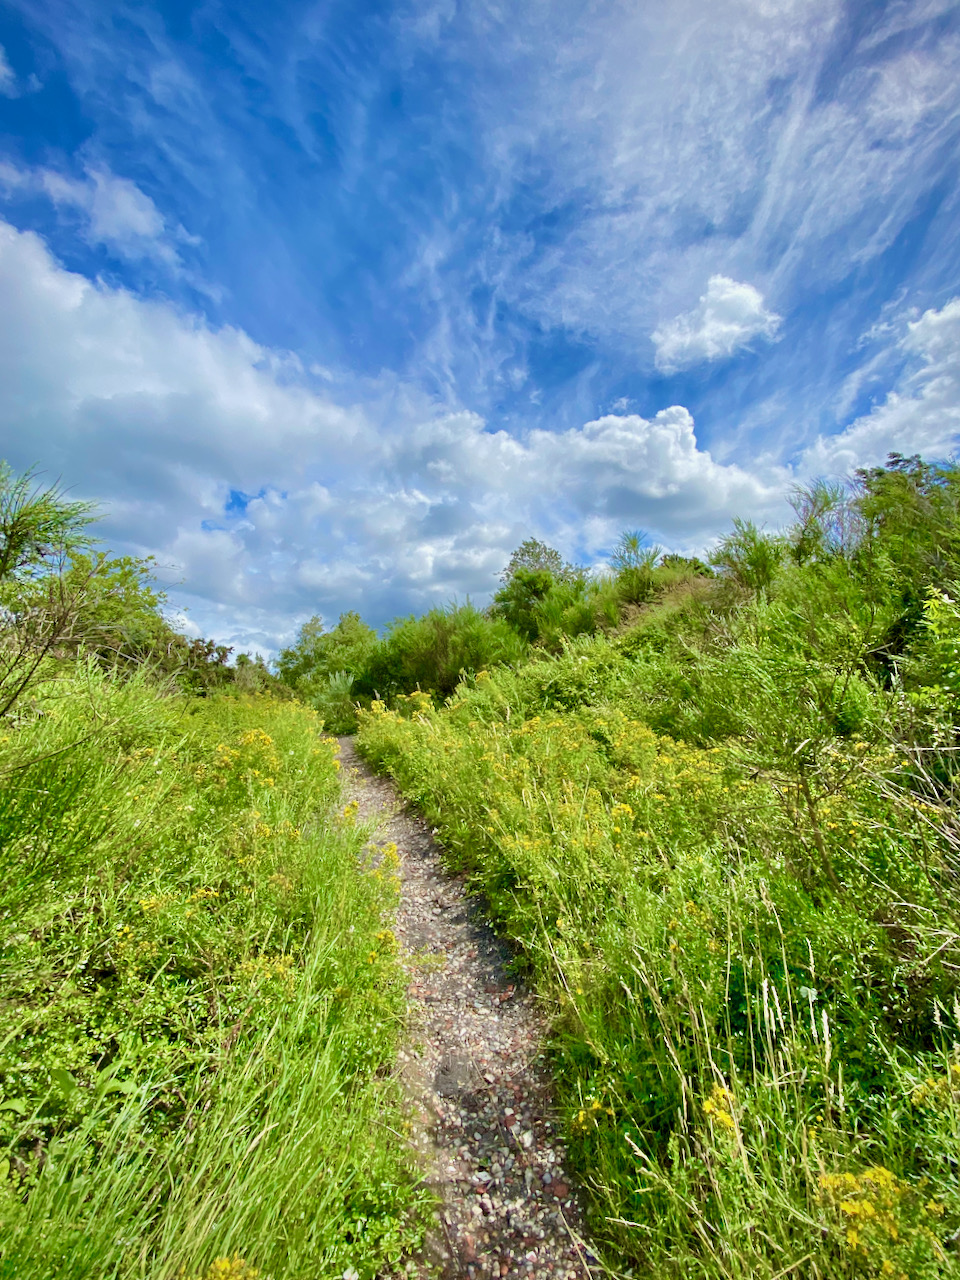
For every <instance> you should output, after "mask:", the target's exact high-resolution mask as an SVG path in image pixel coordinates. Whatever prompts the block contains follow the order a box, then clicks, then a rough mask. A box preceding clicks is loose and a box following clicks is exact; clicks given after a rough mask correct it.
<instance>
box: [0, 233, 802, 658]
mask: <svg viewBox="0 0 960 1280" xmlns="http://www.w3.org/2000/svg"><path fill="white" fill-rule="evenodd" d="M0 300H2V304H0V453H4V454H6V455H7V456H8V457H9V459H10V461H11V462H12V463H13V465H14V466H16V467H18V468H23V467H26V466H28V465H30V464H31V463H34V462H37V461H39V462H41V464H42V465H43V466H44V467H45V468H46V469H47V470H48V471H49V472H52V473H53V474H59V475H60V476H62V477H63V480H64V482H65V483H68V484H70V485H73V486H75V489H76V492H77V493H78V494H81V495H83V496H90V497H95V498H99V499H101V500H103V501H104V503H105V504H106V518H105V523H104V536H105V537H106V538H107V540H108V541H109V543H110V544H111V545H113V546H114V547H116V548H118V549H131V550H134V551H137V552H138V553H141V554H142V553H146V552H151V553H154V554H156V555H157V556H158V558H159V560H160V562H161V564H163V565H166V566H169V568H168V572H167V576H168V577H169V579H170V580H171V582H173V583H174V584H177V583H179V584H180V585H179V586H174V587H173V589H172V590H173V597H174V601H175V603H178V604H179V603H182V602H187V603H190V602H191V600H192V615H193V617H194V620H195V621H197V622H198V623H199V624H200V625H201V626H202V627H203V628H205V629H208V630H212V631H215V632H216V633H217V634H218V635H219V636H221V637H224V638H232V639H236V640H238V641H240V642H243V641H244V639H245V638H249V637H251V636H253V637H254V639H255V640H256V642H257V643H258V644H263V643H265V641H264V637H265V636H268V637H269V636H272V637H273V641H272V643H276V642H277V641H278V640H282V638H283V636H284V635H285V634H287V633H288V632H289V629H290V627H291V625H292V620H293V619H295V618H297V617H300V616H303V615H304V614H309V613H311V612H313V611H315V610H319V611H320V612H322V613H324V614H326V615H330V614H335V613H336V612H338V611H339V610H342V609H347V608H359V609H360V610H361V611H362V612H363V613H365V614H366V615H367V616H368V617H372V618H374V619H375V620H382V619H384V618H386V617H389V616H392V615H394V614H397V613H400V612H404V611H410V610H419V609H423V608H425V607H427V606H429V605H430V604H432V603H436V602H437V601H438V600H441V601H442V600H445V599H449V598H451V597H452V596H454V595H457V596H459V597H460V598H462V597H463V596H464V595H465V594H467V593H473V594H474V595H479V596H483V595H485V594H486V593H487V592H489V591H490V590H491V589H492V588H493V586H494V585H495V580H496V575H497V574H498V572H499V571H500V569H501V568H502V566H503V564H504V563H505V562H506V560H507V558H508V556H509V553H510V551H511V550H512V548H513V547H515V546H516V545H517V544H518V543H519V542H520V541H521V540H522V539H523V538H524V537H526V536H528V535H529V534H530V532H531V531H536V532H538V533H539V534H541V536H549V537H550V538H552V539H554V540H555V541H557V542H558V543H559V544H560V546H561V548H562V549H563V550H564V551H565V553H566V554H573V553H574V551H575V550H576V548H577V546H578V545H582V544H583V540H584V537H587V538H588V539H589V540H592V542H593V543H595V544H596V545H597V546H601V547H602V546H604V545H606V542H609V541H610V540H612V539H614V538H615V537H616V535H617V533H618V532H619V531H620V529H622V528H623V527H626V526H627V525H631V526H632V525H638V524H642V525H644V526H647V527H650V528H652V529H656V530H657V531H658V532H660V533H661V535H663V536H667V535H670V536H674V537H676V538H678V539H679V538H686V537H690V536H701V535H702V536H704V537H709V536H710V535H711V534H712V533H713V532H715V531H716V530H717V529H719V528H722V527H723V526H724V525H725V524H726V523H727V521H728V520H729V517H730V515H731V514H732V513H734V512H736V511H740V510H744V509H748V510H750V511H751V512H766V511H769V510H770V509H772V508H773V507H774V506H775V505H776V503H777V502H778V500H779V493H780V491H781V490H782V487H783V485H784V483H785V481H786V479H787V478H788V477H787V474H786V473H785V472H784V471H783V470H782V468H777V467H776V466H773V465H769V466H767V467H765V468H758V469H757V470H756V472H755V473H748V472H746V471H744V470H742V469H741V468H739V467H736V466H725V465H722V464H720V463H718V462H717V461H716V460H714V459H713V458H712V457H711V455H710V454H709V453H708V452H706V451H705V450H702V449H701V448H699V446H698V444H697V441H696V438H695V434H694V426H693V421H692V419H691V417H690V415H689V414H688V413H687V411H686V410H685V409H682V408H679V407H675V408H672V409H666V410H664V411H662V412H661V413H658V414H656V415H655V416H653V417H652V418H650V419H646V418H642V417H639V416H638V415H626V416H616V415H608V416H606V417H603V418H600V419H597V420H596V421H593V422H588V423H587V424H586V425H584V426H582V427H579V428H577V429H573V430H569V431H565V432H561V433H551V432H547V431H532V432H529V433H527V434H526V435H525V436H524V437H522V438H515V437H512V436H510V435H508V434H507V433H506V432H504V431H495V432H491V431H488V430H487V429H486V425H485V423H484V421H483V419H482V418H480V417H479V416H478V415H476V414H472V413H467V412H463V411H441V410H439V409H438V408H437V407H436V406H435V405H434V404H431V403H429V402H427V401H425V400H424V399H422V398H417V396H416V394H415V393H412V392H410V391H409V390H404V389H403V388H402V387H400V388H394V390H393V393H392V394H386V393H385V391H384V388H383V387H382V386H381V387H371V388H370V389H369V395H368V398H367V401H366V404H359V405H344V404H339V403H337V402H336V400H335V399H334V398H333V397H332V395H331V392H330V390H329V384H327V383H320V382H316V383H313V382H311V381H310V380H309V378H308V377H307V375H305V374H304V373H303V372H302V370H300V368H299V365H298V363H297V362H296V361H295V360H293V359H292V358H290V357H285V356H284V354H283V353H280V352H273V351H269V350H267V349H265V348H263V347H261V346H259V345H258V344H256V343H254V342H253V341H252V340H251V339H250V338H249V337H247V336H246V335H245V334H243V333H242V332H239V331H237V330H234V329H220V330H214V329H211V328H210V327H208V326H207V325H205V324H204V323H202V322H201V321H199V320H197V319H196V318H192V317H189V316H186V317H185V316H183V315H182V314H180V313H178V312H177V311H175V310H174V309H173V308H172V307H171V306H169V305H167V304H164V303H161V302H157V301H143V300H139V299H137V298H135V297H134V296H132V295H131V294H129V293H127V292H125V291H123V290H119V289H112V288H108V287H107V286H105V285H103V284H93V283H91V282H90V281H88V280H86V279H84V278H83V277H81V276H78V275H75V274H72V273H70V272H67V271H65V270H63V269H62V268H61V267H60V266H58V265H57V264H56V263H55V262H54V261H53V260H52V258H51V257H50V255H49V253H48V251H47V249H46V247H45V245H44V244H43V242H42V240H40V238H39V237H38V236H36V235H34V234H32V233H21V232H18V231H16V230H14V229H13V228H12V227H9V226H7V225H6V224H2V223H0ZM231 491H234V492H236V493H240V494H246V495H253V496H251V497H249V498H247V499H244V500H239V501H234V502H233V503H232V507H233V510H232V511H231V510H228V504H229V503H230V495H231Z"/></svg>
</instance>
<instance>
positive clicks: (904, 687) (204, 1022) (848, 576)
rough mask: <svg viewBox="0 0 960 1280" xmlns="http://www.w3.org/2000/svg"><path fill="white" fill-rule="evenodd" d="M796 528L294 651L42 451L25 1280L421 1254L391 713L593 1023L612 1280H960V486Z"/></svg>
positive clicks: (581, 1049) (4, 1198)
mask: <svg viewBox="0 0 960 1280" xmlns="http://www.w3.org/2000/svg"><path fill="white" fill-rule="evenodd" d="M794 508H795V512H796V520H795V522H794V524H793V525H792V526H791V527H790V528H788V529H785V530H783V531H781V532H777V533H768V532H765V531H763V530H761V529H758V528H757V527H756V526H754V525H752V524H750V523H749V522H746V521H736V522H735V523H734V527H733V529H732V530H731V532H730V534H729V535H728V536H727V537H726V538H725V539H724V540H722V542H721V543H720V545H719V546H717V548H716V549H715V551H714V553H713V554H712V556H711V557H710V565H709V566H708V565H706V564H704V563H702V562H700V561H698V560H693V559H688V558H684V557H680V556H664V555H663V554H662V553H661V551H660V549H659V548H656V547H649V546H648V545H647V542H646V538H645V537H644V535H643V534H641V533H639V532H627V533H625V534H624V535H623V537H622V538H621V540H620V543H619V544H618V546H617V547H616V548H615V549H614V552H613V555H612V557H611V566H610V570H609V572H607V573H606V574H593V573H590V572H588V571H586V570H584V569H582V568H578V567H577V566H573V565H569V564H565V563H564V562H563V560H562V558H561V557H560V556H559V554H558V553H557V552H556V551H554V550H553V549H552V548H550V547H547V546H545V545H544V544H543V543H540V542H537V541H536V540H534V539H530V540H528V541H527V542H525V543H524V544H522V546H521V547H520V548H518V550H517V552H515V553H514V556H513V557H512V559H511V561H510V563H509V565H508V566H507V567H506V569H505V570H504V574H503V576H502V579H501V585H500V589H499V590H498V591H497V593H496V595H495V596H494V600H493V603H492V605H491V607H490V608H489V609H488V610H486V611H480V610H477V609H476V608H474V607H473V606H472V605H470V604H469V603H468V604H466V605H453V606H450V607H448V608H436V609H433V610H431V611H430V612H428V613H427V614H426V615H424V616H423V617H421V618H402V619H398V620H397V621H395V622H394V623H393V624H391V626H390V627H388V628H387V630H386V632H385V633H384V634H383V635H382V636H379V637H378V636H377V635H376V633H375V632H374V631H373V630H372V629H371V628H370V627H368V626H367V625H366V624H365V623H364V622H363V621H362V620H361V619H360V617H359V616H358V615H356V614H344V615H343V616H342V617H341V619H340V621H339V623H338V625H337V626H336V627H334V628H332V629H331V630H328V631H324V629H323V625H322V623H321V621H320V619H319V618H314V619H312V620H311V621H310V622H309V623H307V624H306V625H305V626H304V628H303V629H302V630H301V633H300V636H299V638H298V640H297V642H296V643H295V644H294V645H292V646H291V647H290V648H289V649H287V650H284V651H283V652H282V653H281V655H280V657H279V660H278V662H277V664H276V665H277V670H276V674H271V673H270V672H268V671H267V670H266V668H265V667H264V666H263V664H262V663H258V662H257V661H255V660H253V659H250V658H248V657H245V656H244V655H241V656H240V658H239V659H238V660H237V661H236V662H235V663H234V664H233V665H230V664H229V662H228V652H227V651H226V650H225V649H222V648H218V647H217V646H216V645H214V644H212V643H211V642H207V641H193V642H188V641H187V640H186V639H185V638H184V637H182V636H178V635H177V633H176V632H175V631H174V630H173V629H172V628H171V626H170V624H169V622H167V621H166V620H165V619H164V617H163V613H162V609H163V604H164V601H163V597H162V594H160V593H159V592H158V591H157V588H156V586H155V584H154V582H153V579H152V576H151V572H150V565H149V563H147V562H142V561H137V560H131V559H128V558H119V559H116V558H110V557H108V556H106V555H103V554H101V553H99V552H97V551H96V550H95V548H94V545H93V542H92V540H91V536H90V519H91V515H92V513H91V511H90V509H89V508H88V507H86V506H84V505H83V504H78V503H71V502H68V501H67V500H66V499H65V498H64V496H63V494H62V493H59V492H58V491H56V490H46V491H43V490H38V489H37V488H36V487H35V485H34V482H33V480H32V478H31V477H26V478H23V479H21V480H17V479H15V478H14V477H13V476H11V474H10V473H9V472H8V471H4V472H3V473H2V474H0V715H2V726H0V778H2V782H3V785H2V788H0V858H2V860H3V866H2V872H3V877H2V881H0V898H2V908H0V909H2V913H3V921H4V924H5V928H4V933H3V939H2V943H3V945H2V948H0V966H2V969H0V977H2V981H3V1000H2V1002H0V1171H2V1178H0V1276H2V1277H6V1276H10V1277H17V1280H21V1278H26V1280H29V1278H30V1277H36V1278H37V1280H40V1277H47V1276H58V1277H59V1276H63V1277H77V1278H78V1280H79V1278H80V1277H94V1276H96V1277H98V1278H99V1277H101V1276H114V1277H118V1280H119V1278H123V1277H134V1276H136V1277H138V1278H141V1280H167V1278H169V1280H173V1278H174V1277H186V1278H187V1280H254V1277H255V1276H258V1275H259V1276H260V1277H261V1278H262V1280H267V1277H269V1278H270V1280H283V1278H285V1277H286V1278H288V1280H307V1277H310V1278H311V1280H312V1278H313V1277H315V1276H340V1275H343V1274H345V1273H346V1274H348V1275H352V1274H353V1272H356V1273H357V1275H358V1276H359V1277H361V1278H362V1280H370V1278H372V1277H373V1276H375V1275H383V1274H386V1273H388V1272H390V1271H391V1269H396V1266H397V1264H399V1263H401V1262H402V1261H403V1260H405V1259H406V1258H408V1257H409V1256H410V1255H411V1253H412V1252H414V1251H415V1249H416V1247H417V1244H418V1241H419V1240H420V1238H421V1235H422V1230H423V1224H424V1222H425V1220H426V1217H427V1209H428V1206H427V1201H426V1196H425V1192H424V1191H423V1188H422V1187H420V1186H418V1183H417V1174H416V1170H415V1169H413V1168H412V1167H411V1158H410V1155H409V1152H408V1151H407V1149H406V1148H405V1145H404V1143H403V1140H402V1138H401V1137H400V1136H399V1134H400V1133H401V1132H402V1129H403V1118H402V1114H401V1112H400V1110H399V1104H398V1101H397V1098H396V1096H395V1094H394V1091H393V1088H392V1086H391V1084H390V1064H391V1061H392V1057H393V1053H394V1050H395V1047H396V1043H397V1039H398V1036H399V1035H400V1034H401V1032H402V1026H403V1014H404V1000H403V986H402V979H401V975H400V970H399V965H398V960H397V957H396V955H395V954H394V953H395V943H394V941H393V935H392V934H391V932H390V930H389V911H390V908H391V902H392V900H393V896H394V894H395V891H396V881H395V878H394V876H393V872H392V868H391V865H390V862H391V852H390V850H389V849H388V850H387V851H386V853H385V854H383V855H380V856H377V857H374V856H373V855H372V854H371V851H370V849H369V847H368V846H367V844H366V833H365V832H364V831H363V830H362V829H360V828H358V827H357V825H356V821H355V814H354V813H353V811H352V809H351V807H350V806H347V807H346V808H344V807H343V802H342V799H341V798H340V792H339V788H338V780H337V761H336V758H335V743H332V741H331V740H330V739H328V738H324V737H323V732H324V730H326V731H327V732H330V731H334V732H345V731H349V730H350V729H351V728H352V727H353V726H354V724H355V723H356V722H357V720H358V718H359V737H358V743H359V746H360V748H361V750H362V751H363V752H364V753H365V754H366V756H367V757H368V758H369V759H370V760H371V761H373V762H374V763H375V764H376V765H377V766H378V767H380V768H382V769H385V770H389V771H390V772H391V773H392V774H393V775H394V776H395V777H396V778H397V780H398V782H399V784H400V786H401V788H402V789H403V790H404V792H405V793H406V794H407V795H408V796H409V797H410V798H411V799H413V800H414V801H416V803H418V804H419V805H420V806H421V808H422V809H423V811H424V812H425V814H426V815H427V817H428V818H429V820H430V821H431V822H432V823H433V824H434V825H436V826H437V827H438V828H439V830H440V832H441V834H442V837H443V840H444V842H445V846H446V849H447V851H448V856H449V858H450V861H451V864H452V865H453V866H455V867H456V868H458V869H461V870H464V871H466V872H468V873H469V875H470V877H471V879H472V883H473V885H474V887H475V888H476V889H477V890H478V891H479V892H482V893H483V894H484V895H485V898H486V902H487V904H488V908H489V912H490V914H491V916H492V918H493V920H494V921H495V923H496V924H497V926H498V927H499V928H500V930H501V931H502V932H503V933H504V934H505V935H506V936H507V937H509V938H510V939H512V940H513V941H514V943H515V944H516V946H517V948H518V960H517V963H518V965H520V966H522V967H525V969H526V970H527V972H528V974H529V976H530V978H531V980H532V981H534V982H535V983H536V984H537V985H538V987H539V989H540V992H541V994H542V996H543V998H544V1001H545V1003H546V1005H547V1007H548V1008H550V1009H552V1011H553V1030H552V1038H551V1053H552V1055H553V1062H554V1067H555V1072H556V1079H557V1090H558V1094H557V1096H558V1101H559V1106H560V1108H561V1112H562V1115H563V1118H564V1122H565V1125H566V1131H567V1136H568V1138H569V1140H570V1142H571V1145H572V1151H573V1155H574V1159H575V1160H576V1162H577V1163H578V1165H579V1168H580V1171H581V1173H582V1176H583V1181H584V1185H585V1186H586V1187H587V1188H588V1193H589V1195H590V1197H591V1204H592V1226H593V1229H594V1231H595V1232H596V1236H597V1239H598V1241H599V1242H600V1245H601V1247H603V1248H604V1249H605V1251H606V1256H607V1258H608V1260H609V1261H610V1264H611V1269H612V1270H613V1271H614V1272H615V1273H616V1274H633V1275H651V1276H657V1277H677V1280H679V1278H680V1277H688V1276H703V1277H707V1278H714V1280H721V1278H723V1280H747V1277H750V1278H751V1280H752V1278H754V1277H761V1278H762V1277H765V1278H766V1280H784V1278H785V1277H788V1276H790V1277H810V1280H821V1278H826V1277H830V1278H831V1280H832V1278H834V1277H840V1278H841V1280H845V1278H848V1277H849V1278H850V1280H852V1278H854V1277H887V1276H889V1277H895V1278H905V1277H908V1278H909V1280H927V1278H932V1277H938V1276H946V1275H951V1274H957V1273H958V1271H960V1257H958V1245H960V1183H958V1171H960V906H958V902H960V897H958V892H957V886H958V881H960V828H958V823H957V817H956V797H957V791H958V771H957V750H958V745H960V743H958V730H957V724H958V717H960V467H955V466H936V465H933V464H929V463H926V462H923V461H922V460H920V459H919V458H903V457H900V456H898V455H894V456H892V457H891V459H890V462H889V464H888V466H886V467H882V468H875V469H872V470H870V471H863V472H859V473H858V474H857V476H856V477H855V479H854V480H853V481H852V482H851V483H850V484H849V485H846V486H843V485H828V484H824V483H818V484H816V485H814V486H812V487H811V488H810V489H808V490H802V491H801V490H798V491H797V492H796V494H795V495H794ZM304 704H307V705H304Z"/></svg>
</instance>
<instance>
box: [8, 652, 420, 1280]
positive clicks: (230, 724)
mask: <svg viewBox="0 0 960 1280" xmlns="http://www.w3.org/2000/svg"><path fill="white" fill-rule="evenodd" d="M42 689H43V692H42V694H41V695H39V696H38V698H37V699H36V701H35V702H34V704H33V705H32V706H31V708H30V709H29V711H26V710H25V711H24V712H23V713H22V714H21V716H20V718H19V720H18V721H17V722H15V723H11V724H9V726H8V727H7V728H6V729H5V731H4V733H3V735H2V737H3V740H2V742H0V775H2V777H3V781H4V787H3V791H2V794H0V874H2V879H0V920H2V924H3V934H4V946H3V949H2V951H0V981H2V991H3V999H2V1003H0V1135H2V1146H0V1161H2V1169H3V1174H4V1176H3V1180H2V1183H0V1223H2V1228H0V1275H3V1276H10V1277H14V1276H16V1277H17V1278H18V1280H29V1277H37V1280H39V1278H40V1277H44V1278H46V1277H51V1276H57V1277H60V1276H62V1277H93V1276H96V1277H98V1280H99V1278H101V1277H108V1276H116V1277H134V1276H136V1277H144V1278H147V1277H149V1278H150V1280H167V1277H170V1278H171V1280H172V1278H173V1277H175V1276H177V1277H180V1276H184V1277H188V1278H190V1280H193V1278H194V1277H201V1276H205V1275H211V1276H213V1275H217V1276H228V1275H235V1276H237V1277H240V1276H245V1277H252V1276H253V1275H254V1274H257V1273H259V1274H260V1275H261V1276H262V1277H267V1276H269V1277H272V1280H280V1278H281V1277H289V1278H291V1280H293V1278H294V1277H296V1278H297V1280H306V1278H307V1277H311V1278H312V1277H315V1276H318V1275H326V1274H332V1275H340V1274H342V1273H343V1272H344V1271H345V1270H349V1269H350V1268H353V1269H354V1270H355V1271H356V1272H357V1274H358V1275H359V1276H361V1277H367V1278H369V1277H372V1276H374V1275H383V1274H386V1273H387V1272H388V1271H389V1270H390V1269H391V1267H392V1266H393V1264H394V1263H395V1262H397V1261H398V1260H399V1259H400V1258H401V1257H404V1256H406V1255H407V1254H408V1253H409V1252H410V1251H411V1250H413V1249H415V1247H416V1245H417V1242H418V1240H419V1238H420V1235H421V1232H422V1220H423V1214H422V1212H421V1210H422V1209H423V1193H422V1191H421V1190H420V1189H419V1188H418V1186H417V1181H416V1171H415V1170H414V1169H412V1168H411V1167H410V1162H409V1160H408V1157H407V1153H406V1151H405V1148H404V1143H403V1141H402V1138H401V1129H402V1119H401V1113H400V1110H399V1107H398V1103H397V1100H396V1098H395V1097H394V1095H393V1092H392V1089H391V1086H390V1084H389V1080H388V1079H386V1078H381V1076H384V1077H385V1076H386V1074H387V1073H385V1072H384V1068H385V1067H386V1066H387V1065H388V1064H389V1062H390V1060H391V1057H392V1053H393V1050H394V1047H395V1044H396V1040H397V1035H398V1032H399V1029H400V1027H401V1025H402V1017H403V999H402V984H401V979H400V975H399V972H398V969H397V964H396V959H395V956H394V954H393V951H394V947H393V943H392V935H391V934H390V932H389V927H388V924H389V920H388V914H389V911H390V908H391V905H392V901H393V893H394V889H393V886H392V883H391V881H390V878H389V876H388V874H387V871H386V869H383V868H378V867H376V866H374V865H373V864H372V863H370V862H369V860H368V855H367V853H366V852H365V848H364V846H365V833H364V832H363V831H362V830H361V829H359V828H358V827H357V826H356V823H355V820H354V817H353V810H352V809H350V808H349V807H348V808H347V809H346V810H343V809H342V808H341V807H340V804H341V802H340V798H339V797H340V792H339V785H338V778H337V761H336V759H335V751H336V744H335V743H331V742H330V740H327V739H324V738H323V737H322V735H321V733H320V723H319V721H318V720H317V718H316V716H315V715H314V713H312V712H310V711H308V710H306V709H304V708H302V707H298V706H296V705H293V704H290V703H278V702H274V701H272V700H271V699H269V698H266V697H236V696H234V697H226V696H222V695H221V696H214V697H210V698H206V699H186V698H181V697H165V696H162V695H161V694H160V692H159V691H158V690H157V689H156V688H155V687H154V686H152V685H151V684H150V683H149V681H148V680H146V679H145V678H141V677H134V678H132V679H129V680H125V681H121V680H118V679H113V678H111V677H110V676H108V675H105V674H104V673H103V672H102V671H99V670H98V669H97V668H95V667H93V666H89V667H87V666H84V665H83V664H80V665H78V666H76V667H71V668H70V669H68V670H64V671H61V673H60V675H59V678H57V679H54V680H51V681H48V682H46V683H45V684H44V685H43V686H42Z"/></svg>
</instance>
